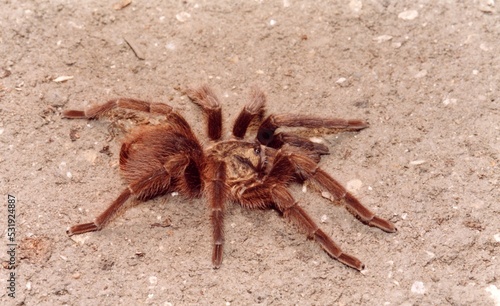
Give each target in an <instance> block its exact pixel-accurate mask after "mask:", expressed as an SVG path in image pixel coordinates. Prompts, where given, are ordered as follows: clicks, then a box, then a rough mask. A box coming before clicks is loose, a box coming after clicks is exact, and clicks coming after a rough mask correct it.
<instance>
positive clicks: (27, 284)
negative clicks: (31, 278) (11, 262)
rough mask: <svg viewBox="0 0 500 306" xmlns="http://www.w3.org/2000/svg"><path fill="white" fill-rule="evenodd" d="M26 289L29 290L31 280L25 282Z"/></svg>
mask: <svg viewBox="0 0 500 306" xmlns="http://www.w3.org/2000/svg"><path fill="white" fill-rule="evenodd" d="M26 290H28V291H30V290H31V282H27V283H26Z"/></svg>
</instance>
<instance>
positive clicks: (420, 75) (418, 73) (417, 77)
mask: <svg viewBox="0 0 500 306" xmlns="http://www.w3.org/2000/svg"><path fill="white" fill-rule="evenodd" d="M426 75H427V70H425V69H423V70H420V71H419V72H417V73H416V74H415V76H414V77H415V78H416V79H420V78H423V77H424V76H426Z"/></svg>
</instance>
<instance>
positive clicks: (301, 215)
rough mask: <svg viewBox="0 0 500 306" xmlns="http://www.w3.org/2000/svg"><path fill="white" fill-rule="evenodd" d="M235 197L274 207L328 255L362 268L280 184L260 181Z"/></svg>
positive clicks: (244, 202)
mask: <svg viewBox="0 0 500 306" xmlns="http://www.w3.org/2000/svg"><path fill="white" fill-rule="evenodd" d="M269 178H270V180H271V181H276V180H275V178H274V177H273V178H271V177H269ZM237 199H238V202H240V203H241V205H242V206H243V207H247V208H259V209H264V208H271V207H272V208H276V209H277V210H278V211H280V212H281V213H282V214H283V216H284V217H285V218H287V219H288V220H290V221H292V222H293V223H294V224H295V225H296V226H298V227H299V228H300V229H302V230H304V231H305V232H306V233H307V236H308V238H310V239H314V240H315V241H317V242H318V243H319V244H320V246H321V247H322V248H323V249H324V250H325V251H326V252H327V253H328V255H330V256H331V257H333V258H335V259H336V260H338V261H340V262H341V263H343V264H345V265H347V266H349V267H351V268H354V269H356V270H363V269H364V265H363V263H362V262H361V261H360V260H359V259H357V258H356V257H354V256H352V255H349V254H347V253H344V252H343V251H342V249H341V248H340V247H339V246H338V245H337V244H336V243H335V242H334V241H333V240H332V239H331V238H330V237H329V236H328V235H327V234H326V233H325V232H323V231H322V230H321V229H320V228H319V227H318V225H317V224H316V223H315V222H314V221H313V220H312V219H311V217H310V216H309V215H308V214H307V213H306V211H305V210H304V209H302V207H300V206H299V204H298V203H297V201H295V200H294V199H293V197H292V195H291V194H290V193H289V192H288V190H287V189H286V188H285V187H284V186H283V185H282V184H272V185H271V187H269V185H268V182H262V183H260V184H258V185H256V186H253V187H251V188H248V189H244V190H242V191H241V192H240V193H239V195H238V196H237Z"/></svg>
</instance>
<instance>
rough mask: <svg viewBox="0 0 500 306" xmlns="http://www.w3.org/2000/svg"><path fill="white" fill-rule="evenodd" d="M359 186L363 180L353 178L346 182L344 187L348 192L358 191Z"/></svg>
mask: <svg viewBox="0 0 500 306" xmlns="http://www.w3.org/2000/svg"><path fill="white" fill-rule="evenodd" d="M361 186H363V182H362V181H361V180H359V179H353V180H350V181H349V182H347V184H346V186H345V187H346V189H347V190H348V191H349V192H352V193H356V191H358V190H359V189H360V188H361Z"/></svg>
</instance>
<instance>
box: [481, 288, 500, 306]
mask: <svg viewBox="0 0 500 306" xmlns="http://www.w3.org/2000/svg"><path fill="white" fill-rule="evenodd" d="M484 290H485V291H486V292H489V293H490V294H491V298H492V299H493V301H495V306H500V289H498V288H497V286H495V285H489V286H488V287H486V288H485V289H484Z"/></svg>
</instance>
